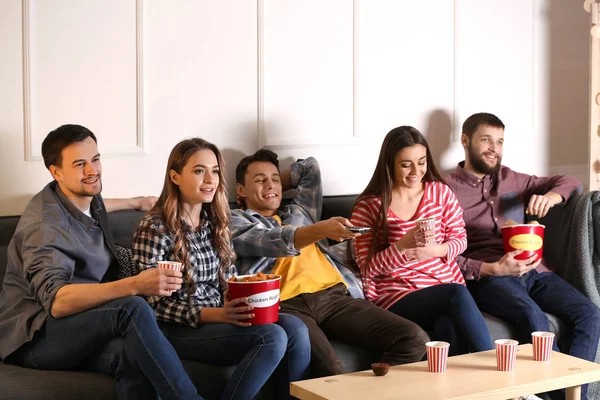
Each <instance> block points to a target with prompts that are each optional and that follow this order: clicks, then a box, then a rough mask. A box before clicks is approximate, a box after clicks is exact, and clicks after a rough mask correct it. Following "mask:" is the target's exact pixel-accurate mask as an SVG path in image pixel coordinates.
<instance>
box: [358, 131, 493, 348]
mask: <svg viewBox="0 0 600 400" xmlns="http://www.w3.org/2000/svg"><path fill="white" fill-rule="evenodd" d="M421 219H434V220H435V222H434V223H432V222H430V223H431V224H432V228H428V229H423V228H418V227H417V226H416V221H417V220H421ZM351 222H352V223H353V224H354V225H357V226H368V227H370V228H371V231H370V232H369V233H366V234H363V235H361V236H360V237H358V238H356V239H355V252H356V260H357V262H358V265H359V267H360V269H361V272H362V277H363V283H364V290H365V295H366V297H367V298H368V299H369V300H371V301H373V302H374V303H375V304H377V305H379V306H380V307H383V308H385V309H389V310H390V311H392V312H394V313H396V314H398V315H400V316H401V317H404V318H407V319H409V320H411V321H413V322H415V323H417V324H419V325H420V326H421V328H423V329H425V330H427V331H430V332H431V331H433V333H432V335H431V337H432V338H433V339H434V340H444V341H448V342H450V344H451V346H450V353H451V354H462V353H466V352H476V351H482V350H489V349H492V348H493V343H492V340H491V338H490V334H489V331H488V329H487V326H486V324H485V321H484V320H483V317H482V316H481V313H480V311H479V309H478V308H477V306H476V304H475V301H474V300H473V298H472V297H471V294H470V293H469V291H468V290H467V288H466V286H465V280H464V278H463V276H462V273H461V271H460V269H459V267H458V265H457V264H456V262H455V261H454V257H456V256H457V255H458V254H460V253H462V252H463V251H464V250H465V249H466V247H467V235H466V232H465V223H464V221H463V218H462V209H461V207H460V205H459V204H458V201H457V200H456V198H455V196H454V194H453V193H452V190H450V188H449V187H448V186H446V184H445V183H444V180H443V179H442V177H441V176H440V174H439V172H438V170H437V168H436V166H435V164H434V162H433V158H432V156H431V152H430V150H429V146H428V144H427V141H426V140H425V137H424V136H423V135H422V134H421V133H420V132H419V131H418V130H416V129H415V128H413V127H410V126H401V127H398V128H395V129H393V130H392V131H390V132H389V133H388V134H387V136H386V137H385V139H384V141H383V145H382V147H381V152H380V154H379V160H378V161H377V167H376V168H375V172H374V173H373V177H372V178H371V181H370V182H369V184H368V186H367V188H366V189H365V190H364V191H363V193H362V194H361V195H360V196H359V197H358V199H357V201H356V203H355V204H354V208H353V210H352V218H351ZM426 243H427V244H426Z"/></svg>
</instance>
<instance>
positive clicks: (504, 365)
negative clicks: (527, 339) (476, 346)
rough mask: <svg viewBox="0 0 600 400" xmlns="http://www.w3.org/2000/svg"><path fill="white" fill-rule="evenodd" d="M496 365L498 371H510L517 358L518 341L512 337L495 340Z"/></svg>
mask: <svg viewBox="0 0 600 400" xmlns="http://www.w3.org/2000/svg"><path fill="white" fill-rule="evenodd" d="M495 343H496V367H497V368H498V371H512V370H513V369H514V368H515V361H516V360H517V346H518V345H519V342H517V341H516V340H512V339H498V340H496V342H495Z"/></svg>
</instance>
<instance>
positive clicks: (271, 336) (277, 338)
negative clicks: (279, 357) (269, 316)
mask: <svg viewBox="0 0 600 400" xmlns="http://www.w3.org/2000/svg"><path fill="white" fill-rule="evenodd" d="M254 328H255V330H254V334H255V335H256V338H257V340H258V341H259V343H260V344H261V345H268V346H271V347H273V348H281V349H282V351H281V353H282V354H283V353H285V350H286V348H287V342H288V337H287V333H286V332H285V330H284V329H283V328H282V327H280V326H279V325H276V324H265V325H254Z"/></svg>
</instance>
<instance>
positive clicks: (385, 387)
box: [291, 344, 600, 400]
mask: <svg viewBox="0 0 600 400" xmlns="http://www.w3.org/2000/svg"><path fill="white" fill-rule="evenodd" d="M595 381H600V365H599V364H595V363H592V362H589V361H585V360H581V359H579V358H575V357H571V356H568V355H565V354H561V353H557V352H553V353H552V359H551V360H550V361H549V362H539V361H534V360H533V348H532V346H531V344H524V345H520V346H519V350H518V353H517V362H516V365H515V369H514V370H513V371H511V372H502V371H497V370H496V351H495V350H490V351H484V352H481V353H475V354H466V355H462V356H455V357H450V358H449V359H448V368H447V370H446V372H443V373H432V372H429V371H428V370H427V362H426V361H423V362H418V363H413V364H406V365H399V366H396V367H392V368H390V372H389V373H388V374H387V375H386V376H382V377H379V376H375V375H374V374H373V372H372V371H370V370H369V371H362V372H355V373H351V374H344V375H336V376H330V377H326V378H318V379H310V380H306V381H298V382H293V383H292V384H291V394H292V395H293V396H296V397H298V398H300V399H302V400H317V399H319V400H321V399H344V400H346V399H361V400H364V399H377V400H383V399H419V400H424V399H432V400H433V399H436V400H437V399H470V400H484V399H485V400H487V399H504V400H505V399H510V398H515V397H518V396H523V395H526V394H533V393H543V392H548V391H551V390H555V389H561V388H567V399H568V400H576V399H577V400H578V399H580V398H581V386H580V385H583V384H586V383H590V382H595Z"/></svg>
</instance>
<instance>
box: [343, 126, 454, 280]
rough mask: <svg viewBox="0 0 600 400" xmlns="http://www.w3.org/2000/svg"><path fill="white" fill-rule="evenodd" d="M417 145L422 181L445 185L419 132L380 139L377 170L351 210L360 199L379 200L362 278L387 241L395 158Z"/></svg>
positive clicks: (398, 131)
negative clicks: (421, 152)
mask: <svg viewBox="0 0 600 400" xmlns="http://www.w3.org/2000/svg"><path fill="white" fill-rule="evenodd" d="M417 144H420V145H422V146H423V147H425V150H426V156H427V171H426V172H425V175H424V176H423V181H424V182H442V183H445V182H444V179H443V178H442V175H440V173H439V172H438V169H437V167H436V166H435V162H434V161H433V156H432V155H431V150H430V149H429V144H427V140H425V136H423V134H421V132H419V131H418V130H417V129H415V128H413V127H412V126H406V125H405V126H399V127H398V128H394V129H392V130H391V131H390V132H389V133H388V134H387V135H386V137H385V139H383V144H382V145H381V151H380V152H379V159H378V160H377V166H376V167H375V172H373V176H372V177H371V181H370V182H369V184H368V185H367V187H366V188H365V190H364V191H363V192H362V193H361V194H360V195H359V196H358V198H357V199H356V202H355V203H354V206H356V203H358V202H359V201H360V200H362V199H364V198H367V197H372V196H379V197H381V206H380V207H379V212H378V214H377V217H376V219H375V226H371V235H372V238H373V240H372V241H371V248H370V249H369V255H368V256H367V262H366V264H365V270H364V271H363V274H365V275H368V273H369V263H370V261H371V259H372V258H373V255H374V254H375V253H376V252H377V251H380V250H381V249H383V248H384V247H386V246H387V243H388V241H389V234H388V224H387V215H388V209H389V206H390V202H391V201H392V188H393V186H394V170H395V165H394V163H395V159H396V154H398V153H399V152H400V151H401V150H402V149H404V148H405V147H410V146H414V145H417Z"/></svg>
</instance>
